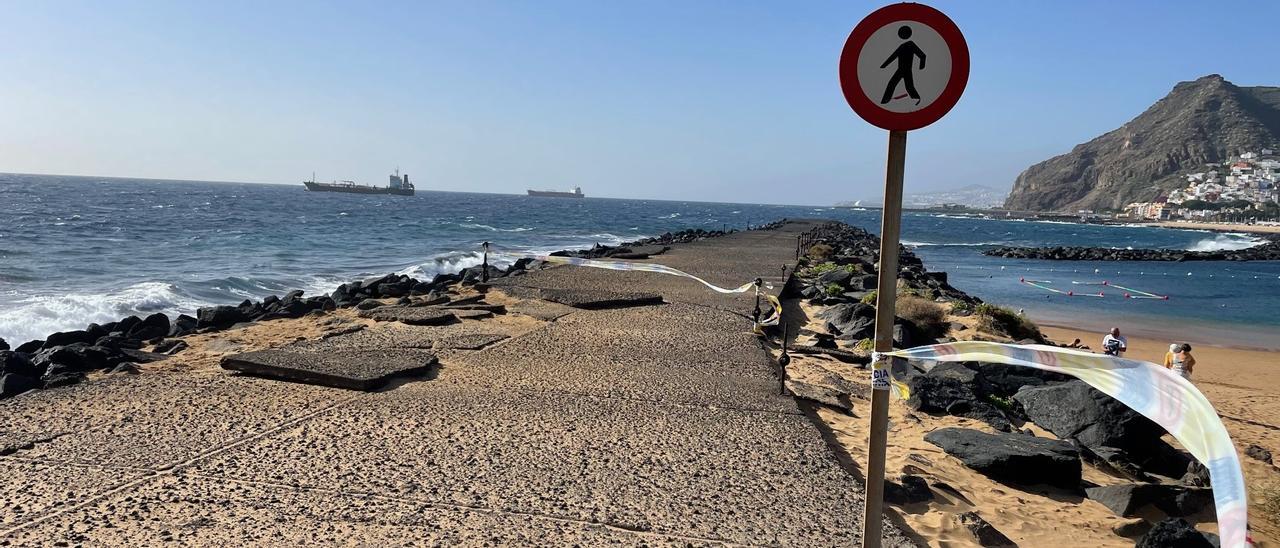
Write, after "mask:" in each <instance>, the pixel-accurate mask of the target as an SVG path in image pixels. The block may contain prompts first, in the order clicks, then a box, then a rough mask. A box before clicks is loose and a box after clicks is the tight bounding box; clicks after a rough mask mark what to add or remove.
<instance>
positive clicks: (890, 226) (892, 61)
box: [840, 3, 969, 548]
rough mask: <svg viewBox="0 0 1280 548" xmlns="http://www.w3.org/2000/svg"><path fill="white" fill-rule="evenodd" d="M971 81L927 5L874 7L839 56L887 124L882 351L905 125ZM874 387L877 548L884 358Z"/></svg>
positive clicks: (935, 110)
mask: <svg viewBox="0 0 1280 548" xmlns="http://www.w3.org/2000/svg"><path fill="white" fill-rule="evenodd" d="M968 80H969V48H968V45H967V44H965V41H964V36H963V35H962V34H961V33H960V29H959V28H957V27H956V25H955V23H953V22H952V21H951V19H949V18H947V16H946V15H943V14H942V12H940V11H938V10H936V9H933V8H931V7H929V6H926V5H923V4H905V3H904V4H893V5H889V6H885V7H883V8H880V9H878V10H876V11H874V12H872V13H871V14H870V15H868V16H867V17H866V18H864V19H863V20H862V21H861V22H859V23H858V25H857V26H856V27H854V29H853V32H851V33H850V34H849V39H848V40H846V41H845V44H844V51H843V52H842V53H841V55H840V87H841V89H842V91H843V92H844V96H845V100H847V101H848V102H849V106H850V107H853V110H854V112H856V113H857V114H858V116H861V117H862V118H863V119H864V120H866V121H867V122H870V123H871V124H872V125H875V126H877V127H880V128H884V129H887V130H889V154H888V158H887V159H886V166H885V180H884V209H883V210H882V211H883V213H882V217H881V219H880V261H879V267H878V273H877V274H878V278H877V280H878V281H877V284H876V328H875V351H876V352H888V351H891V350H893V325H894V318H895V316H896V314H895V310H896V306H895V305H896V301H897V289H898V241H899V239H900V238H899V235H900V229H901V226H902V179H903V175H904V171H905V168H906V158H907V131H910V130H913V129H919V128H922V127H925V126H927V125H929V124H932V123H933V122H936V121H937V120H938V119H940V118H942V116H943V115H945V114H946V113H947V112H948V111H950V110H951V107H953V106H955V104H956V102H957V101H959V100H960V95H961V94H962V93H963V92H964V87H965V84H966V83H967V82H968ZM871 387H872V390H871V437H870V439H869V440H868V441H867V486H866V487H867V490H866V514H865V515H864V516H863V521H862V545H863V546H864V547H872V548H878V547H879V546H880V541H881V531H882V530H883V529H882V528H883V523H882V518H883V516H884V507H883V504H884V460H885V448H886V445H887V441H888V422H889V371H888V369H887V368H886V366H885V364H873V366H872V378H871Z"/></svg>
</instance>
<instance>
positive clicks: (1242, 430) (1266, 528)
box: [1041, 326, 1280, 546]
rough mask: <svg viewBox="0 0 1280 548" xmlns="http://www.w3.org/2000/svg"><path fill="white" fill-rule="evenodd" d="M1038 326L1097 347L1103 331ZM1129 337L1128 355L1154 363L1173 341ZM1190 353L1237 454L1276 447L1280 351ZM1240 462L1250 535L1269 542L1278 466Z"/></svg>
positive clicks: (1208, 349)
mask: <svg viewBox="0 0 1280 548" xmlns="http://www.w3.org/2000/svg"><path fill="white" fill-rule="evenodd" d="M1147 327H1148V328H1152V327H1154V326H1147ZM1041 330H1042V331H1043V332H1044V333H1045V335H1047V336H1049V337H1050V338H1051V339H1053V340H1054V341H1057V342H1064V341H1065V342H1070V341H1071V340H1072V339H1075V338H1077V337H1078V338H1080V339H1081V340H1082V341H1084V342H1085V344H1088V345H1090V346H1093V347H1095V348H1096V347H1097V346H1098V345H1099V344H1100V341H1101V338H1102V336H1101V334H1097V333H1092V332H1087V331H1083V330H1079V329H1074V328H1068V327H1057V326H1041ZM1127 338H1128V340H1129V351H1128V352H1127V353H1126V354H1125V356H1126V357H1129V358H1134V359H1140V360H1144V361H1149V362H1153V363H1162V362H1163V360H1164V353H1165V351H1166V350H1168V347H1169V344H1170V342H1175V341H1177V339H1176V338H1171V339H1170V340H1169V341H1165V340H1156V339H1152V338H1146V337H1127ZM1192 354H1193V355H1194V356H1195V357H1196V367H1195V373H1194V374H1193V376H1192V380H1193V381H1194V382H1195V384H1196V387H1197V388H1199V389H1200V391H1201V392H1202V393H1204V395H1205V396H1206V397H1208V398H1209V400H1210V401H1211V402H1213V406H1214V407H1215V408H1216V409H1217V410H1218V415H1219V416H1221V417H1222V419H1223V423H1224V424H1226V426H1227V430H1228V432H1230V434H1231V439H1232V441H1234V442H1235V444H1236V447H1237V448H1238V449H1239V451H1240V453H1241V455H1243V454H1244V452H1245V449H1246V448H1247V447H1248V446H1249V445H1258V446H1261V447H1262V448H1264V449H1267V450H1269V451H1272V452H1275V451H1277V450H1280V355H1278V354H1276V353H1274V352H1266V351H1260V350H1250V349H1240V348H1230V347H1222V346H1211V345H1193V349H1192ZM1240 462H1241V464H1242V465H1243V466H1244V473H1245V480H1246V482H1247V483H1248V487H1249V512H1250V514H1251V516H1250V520H1249V523H1250V525H1251V526H1252V527H1253V531H1254V539H1255V540H1257V541H1261V542H1259V544H1258V545H1259V546H1264V545H1273V543H1275V542H1276V540H1277V539H1280V528H1277V527H1276V526H1275V525H1274V524H1273V523H1271V522H1270V521H1268V519H1267V517H1265V516H1266V514H1265V510H1263V508H1262V507H1261V505H1262V504H1264V503H1265V502H1266V501H1265V499H1266V498H1268V495H1270V496H1272V497H1274V496H1275V490H1276V489H1277V487H1280V469H1277V468H1276V467H1275V466H1272V465H1267V464H1265V463H1262V462H1259V461H1257V460H1255V459H1252V458H1247V457H1243V456H1242V457H1241V459H1240Z"/></svg>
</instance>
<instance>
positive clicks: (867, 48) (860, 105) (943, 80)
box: [840, 4, 969, 131]
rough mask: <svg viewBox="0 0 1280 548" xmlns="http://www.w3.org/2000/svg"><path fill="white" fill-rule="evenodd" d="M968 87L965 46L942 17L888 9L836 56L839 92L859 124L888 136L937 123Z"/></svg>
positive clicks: (928, 11) (919, 7) (857, 30)
mask: <svg viewBox="0 0 1280 548" xmlns="http://www.w3.org/2000/svg"><path fill="white" fill-rule="evenodd" d="M968 81H969V46H968V44H966V43H965V41H964V35H963V34H961V33H960V29H959V28H958V27H956V24H955V23H953V22H952V21H951V19H949V18H948V17H947V16H946V15H943V13H942V12H940V11H938V10H936V9H933V8H931V7H929V6H926V5H924V4H893V5H889V6H885V7H883V8H880V9H878V10H876V11H874V12H872V13H871V15H868V16H867V17H866V18H864V19H863V20H862V21H861V22H859V23H858V26H856V27H854V28H853V32H851V33H849V39H848V40H846V41H845V43H844V51H843V52H841V54H840V89H841V90H842V91H844V98H845V100H846V101H848V102H849V106H851V107H853V111H854V112H857V113H858V116H861V117H862V119H864V120H866V121H867V122H870V123H871V124H872V125H875V126H877V127H881V128H884V129H888V130H898V131H908V130H912V129H920V128H922V127H924V126H927V125H929V124H932V123H934V122H936V121H938V119H939V118H942V117H943V116H944V115H945V114H946V113H947V112H948V111H950V110H951V107H954V106H955V105H956V102H957V101H959V100H960V94H962V93H964V86H965V84H966V83H967V82H968Z"/></svg>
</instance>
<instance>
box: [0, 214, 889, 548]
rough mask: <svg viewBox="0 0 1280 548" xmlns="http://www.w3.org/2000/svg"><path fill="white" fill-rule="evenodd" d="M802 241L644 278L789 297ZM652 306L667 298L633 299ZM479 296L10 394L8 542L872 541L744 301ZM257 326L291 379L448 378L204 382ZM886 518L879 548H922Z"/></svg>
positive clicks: (589, 284)
mask: <svg viewBox="0 0 1280 548" xmlns="http://www.w3.org/2000/svg"><path fill="white" fill-rule="evenodd" d="M811 227H812V223H811V222H804V221H800V222H791V223H787V224H785V225H783V226H782V227H780V228H777V229H773V230H761V231H749V232H740V233H735V234H732V235H728V236H724V237H720V238H712V239H707V240H702V241H698V242H694V243H690V244H681V245H676V246H673V248H672V249H671V250H670V251H669V252H667V253H665V254H662V255H658V256H655V257H653V258H652V259H650V261H651V262H656V263H660V264H665V265H668V266H672V267H675V268H679V269H681V270H684V271H686V272H689V273H692V274H695V275H698V276H701V277H703V278H705V279H707V280H708V281H710V282H711V283H716V284H719V285H723V286H737V285H740V284H742V283H745V282H748V281H751V280H752V279H754V278H756V277H758V276H759V277H763V278H765V280H766V281H770V282H773V283H775V284H777V285H778V287H777V289H774V292H775V293H776V292H777V291H778V290H780V283H779V282H781V281H782V280H783V278H782V274H783V272H782V266H784V265H786V266H788V270H787V272H790V267H792V266H794V258H795V257H794V255H795V245H796V235H797V234H799V233H800V232H802V231H804V230H807V229H809V228H811ZM544 291H546V292H551V293H548V294H555V295H556V296H557V298H555V299H550V300H551V301H555V302H548V301H547V300H542V299H539V298H538V297H537V295H539V294H542V293H540V292H544ZM557 291H569V292H587V293H588V294H587V296H588V297H591V298H592V299H596V301H594V302H609V303H610V306H621V307H620V308H609V309H602V310H591V309H584V308H574V307H572V306H569V304H573V303H574V302H579V301H582V300H583V299H584V297H583V294H582V293H572V294H570V293H555V292H557ZM645 293H647V294H650V295H652V294H657V295H660V296H661V297H662V299H663V301H664V302H663V303H662V304H651V303H652V302H653V301H652V299H649V298H645V299H637V300H636V302H635V303H634V304H635V305H634V306H629V305H627V303H626V302H625V301H626V300H627V299H626V298H625V297H627V295H631V296H636V295H639V296H642V297H643V296H644V295H643V294H645ZM610 295H615V296H618V297H620V298H619V299H618V302H614V301H613V300H610V299H609V298H608V297H610ZM486 298H487V299H488V300H489V302H496V303H501V304H504V305H506V310H507V313H505V314H500V315H498V316H497V317H496V318H494V319H462V320H459V321H458V322H457V323H453V324H451V325H445V326H422V325H407V324H405V323H402V322H396V321H374V320H372V319H367V320H362V319H359V318H357V317H356V315H355V313H354V311H350V310H347V311H342V310H340V311H338V312H336V313H334V315H341V314H346V315H347V316H349V317H350V318H351V321H353V322H360V321H363V322H365V323H366V324H367V327H366V328H365V329H364V330H362V331H358V332H355V333H351V334H348V335H340V336H336V337H332V338H329V339H326V340H324V341H323V342H318V341H312V342H300V343H293V340H294V337H291V335H297V336H298V337H299V338H308V339H315V338H316V337H315V336H314V334H315V330H314V329H312V328H311V327H308V324H305V322H307V321H310V322H313V323H314V322H315V321H316V320H315V319H308V318H304V319H301V320H277V321H271V322H262V325H258V326H252V327H247V328H244V329H243V330H231V331H225V332H220V333H215V334H209V335H201V336H198V337H197V338H196V339H193V351H191V352H193V354H191V358H185V359H189V360H192V361H190V362H189V363H186V365H185V366H184V367H175V366H173V365H168V366H157V367H144V368H143V371H142V373H141V374H138V375H124V374H116V375H109V376H104V377H102V378H98V379H94V380H93V381H91V382H87V383H83V384H79V385H74V386H69V387H65V388H58V389H51V390H42V391H36V392H30V393H27V394H23V395H21V396H18V397H15V398H11V399H8V400H3V401H0V455H3V456H0V469H3V473H2V474H0V545H6V544H7V545H22V546H27V545H30V546H37V545H38V546H52V545H56V544H58V543H62V545H67V546H75V545H85V546H95V545H110V546H151V545H159V544H164V543H166V542H170V541H173V542H176V543H177V544H180V545H182V544H186V545H239V546H243V545H335V544H337V545H377V546H381V545H423V544H438V545H569V544H575V545H591V546H594V545H603V544H610V545H641V544H644V545H699V546H702V545H722V544H724V545H786V546H852V545H858V544H859V543H860V542H861V521H862V511H863V506H862V504H863V498H862V497H863V495H862V493H863V489H862V485H861V483H860V482H859V481H858V480H857V479H856V478H855V477H854V476H853V475H851V474H850V473H849V472H848V471H847V470H846V469H845V468H843V467H842V465H841V463H840V462H839V461H838V460H837V459H836V457H835V456H834V453H833V452H832V451H831V449H830V448H829V447H828V446H827V443H826V442H825V441H824V440H823V437H822V435H821V433H820V431H819V429H818V428H817V427H816V426H815V425H814V423H813V422H812V420H811V419H810V418H809V417H808V416H807V415H806V414H805V413H804V412H803V411H802V410H801V408H800V407H799V406H798V404H797V403H796V401H795V400H794V399H793V398H791V397H790V396H783V395H780V394H779V381H778V377H777V370H776V368H777V366H776V364H775V363H774V362H773V360H772V359H771V358H770V357H769V354H768V353H767V351H766V350H765V348H764V347H763V346H762V344H761V343H760V342H759V341H758V340H757V338H756V337H755V336H753V335H752V334H751V325H752V324H751V320H750V317H749V314H750V311H751V308H752V296H751V295H750V294H745V295H723V294H719V293H715V292H712V291H709V290H708V289H706V288H705V287H704V286H702V285H701V284H698V283H696V282H694V281H692V280H688V279H684V278H679V277H674V276H665V275H661V274H654V273H644V272H622V271H610V270H601V269H591V268H581V267H568V266H561V267H554V268H547V269H544V270H538V271H533V272H530V273H529V274H527V275H524V276H518V277H512V278H503V279H500V280H498V281H496V282H495V283H494V285H493V286H492V287H491V288H490V290H489V292H488V296H487V297H486ZM586 300H591V299H586ZM566 303H567V304H566ZM588 308H589V307H588ZM386 316H387V317H388V318H390V317H391V315H386ZM255 330H256V331H255ZM272 330H274V331H272ZM260 332H261V333H267V334H269V335H270V337H267V335H263V336H264V337H267V338H268V339H271V340H276V341H282V344H283V343H285V342H289V343H293V344H294V346H292V347H290V348H293V349H294V350H292V351H293V352H295V354H292V355H290V357H289V360H291V361H289V363H286V364H285V365H286V366H288V367H293V365H294V363H293V362H295V361H298V360H303V361H305V359H306V357H307V356H308V355H315V356H323V357H324V360H325V361H324V364H323V366H324V367H325V368H326V369H325V371H326V374H327V373H330V372H333V371H334V370H335V369H336V370H338V373H341V371H340V370H341V369H342V368H341V364H340V358H341V357H342V356H346V355H347V354H344V352H345V353H349V354H350V355H368V354H360V353H362V352H365V353H367V352H391V353H393V354H395V355H397V356H412V355H414V354H413V352H419V353H423V354H428V355H430V356H433V357H434V358H435V359H438V364H437V365H435V366H434V368H433V370H432V371H431V372H430V373H429V374H426V375H420V376H416V377H409V378H402V379H397V380H395V381H392V382H391V383H390V384H389V385H388V386H386V387H384V388H381V389H379V390H378V391H375V392H359V391H352V390H345V389H342V388H335V387H327V386H317V385H312V384H303V383H298V382H290V381H288V380H276V379H271V378H263V377H256V376H245V375H241V374H236V373H233V372H231V371H227V370H224V369H221V368H218V367H216V366H213V365H211V364H214V363H216V360H215V359H214V358H217V357H218V356H219V355H218V352H219V351H225V352H224V353H227V354H230V353H233V352H237V351H252V350H261V349H263V347H262V346H261V345H258V346H254V345H251V344H248V343H247V342H245V341H248V340H250V339H252V337H253V336H254V335H255V334H256V333H260ZM271 337H274V338H271ZM263 340H266V339H263ZM427 349H431V351H430V352H429V353H428V352H427ZM393 350H394V352H393ZM308 353H310V354H308ZM183 359H184V358H183V355H179V356H177V357H175V358H173V359H172V360H170V361H174V362H177V363H184V362H182V360H183ZM361 359H363V358H361ZM335 360H339V361H337V362H335ZM159 363H161V364H164V363H166V362H159ZM335 363H337V365H335ZM150 365H151V364H149V366H150ZM365 365H368V364H364V365H360V366H359V367H356V369H358V370H360V371H364V370H365V369H367V368H366V367H365ZM380 371H381V370H379V372H380ZM886 523H887V525H886V528H885V531H884V537H885V539H886V544H887V545H898V544H907V543H909V541H908V540H907V538H906V537H905V536H904V535H903V534H902V532H900V531H899V530H898V529H897V528H896V527H895V526H893V525H891V524H888V523H889V521H888V520H886Z"/></svg>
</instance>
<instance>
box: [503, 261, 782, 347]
mask: <svg viewBox="0 0 1280 548" xmlns="http://www.w3.org/2000/svg"><path fill="white" fill-rule="evenodd" d="M498 254H500V255H506V256H509V257H515V258H529V259H534V260H538V261H544V262H548V263H553V264H567V265H573V266H582V267H587V268H603V269H606V270H622V271H628V272H654V273H658V274H666V275H669V276H680V277H682V278H689V279H691V280H694V281H696V282H698V283H701V284H702V285H705V286H707V288H709V289H711V290H712V291H715V292H717V293H726V294H731V293H746V292H748V291H752V290H754V291H755V292H756V295H757V296H760V297H764V298H765V300H766V301H768V303H769V307H770V309H771V313H770V314H769V315H768V316H765V317H764V318H761V319H758V320H756V324H757V329H758V328H759V327H760V326H768V325H778V322H779V320H781V319H782V303H781V302H779V301H778V298H777V297H774V296H773V295H770V294H769V293H768V292H765V291H762V290H761V286H762V285H763V286H764V287H768V288H772V287H773V286H771V285H769V284H759V283H756V282H754V281H753V282H747V283H745V284H742V285H740V286H738V287H733V288H728V287H720V286H718V285H715V284H713V283H711V282H708V281H706V280H704V279H702V278H699V277H697V276H694V275H693V274H689V273H688V272H684V271H682V270H677V269H675V268H671V267H669V266H666V265H660V264H654V263H638V262H631V261H618V260H603V259H584V258H581V257H561V256H559V255H539V254H536V253H523V252H514V251H500V252H498Z"/></svg>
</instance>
